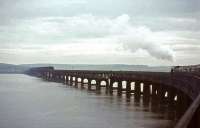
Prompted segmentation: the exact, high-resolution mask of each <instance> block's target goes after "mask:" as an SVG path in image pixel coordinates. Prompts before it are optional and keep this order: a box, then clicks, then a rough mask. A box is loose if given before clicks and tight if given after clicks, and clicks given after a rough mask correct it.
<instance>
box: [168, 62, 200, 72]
mask: <svg viewBox="0 0 200 128" xmlns="http://www.w3.org/2000/svg"><path fill="white" fill-rule="evenodd" d="M171 72H198V73H200V64H199V65H191V66H175V67H173V68H172V69H171Z"/></svg>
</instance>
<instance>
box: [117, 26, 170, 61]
mask: <svg viewBox="0 0 200 128" xmlns="http://www.w3.org/2000/svg"><path fill="white" fill-rule="evenodd" d="M157 36H160V37H157ZM119 42H121V43H122V44H123V48H124V49H125V50H129V51H131V52H136V51H137V50H139V49H142V50H145V51H146V52H148V53H149V55H151V56H152V57H154V58H156V59H162V60H168V61H173V58H174V53H173V50H172V49H171V48H170V47H169V46H167V45H164V43H163V42H166V39H165V37H164V36H161V35H158V34H155V33H153V32H152V31H151V30H150V29H148V28H145V27H138V28H130V30H129V31H127V32H126V34H124V35H122V36H120V37H119Z"/></svg>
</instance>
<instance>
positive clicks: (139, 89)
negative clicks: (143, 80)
mask: <svg viewBox="0 0 200 128" xmlns="http://www.w3.org/2000/svg"><path fill="white" fill-rule="evenodd" d="M140 91H141V88H140V82H139V81H135V90H134V95H135V96H136V97H140V94H141V92H140Z"/></svg>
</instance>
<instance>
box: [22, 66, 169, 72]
mask: <svg viewBox="0 0 200 128" xmlns="http://www.w3.org/2000/svg"><path fill="white" fill-rule="evenodd" d="M22 66H24V67H46V66H53V67H54V68H55V69H66V70H113V71H120V70H123V71H154V72H169V71H170V70H171V66H147V65H126V64H101V65H91V64H23V65H22Z"/></svg>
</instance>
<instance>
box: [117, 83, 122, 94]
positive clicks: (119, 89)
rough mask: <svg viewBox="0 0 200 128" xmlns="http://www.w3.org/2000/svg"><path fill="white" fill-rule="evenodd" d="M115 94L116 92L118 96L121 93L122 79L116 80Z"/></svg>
mask: <svg viewBox="0 0 200 128" xmlns="http://www.w3.org/2000/svg"><path fill="white" fill-rule="evenodd" d="M117 94H118V95H119V96H121V95H122V81H121V80H120V81H118V87H117Z"/></svg>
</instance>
